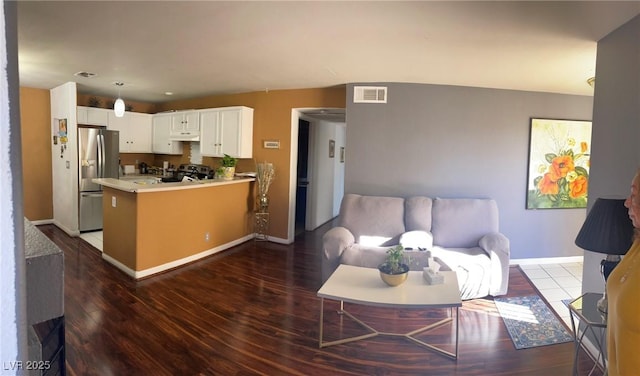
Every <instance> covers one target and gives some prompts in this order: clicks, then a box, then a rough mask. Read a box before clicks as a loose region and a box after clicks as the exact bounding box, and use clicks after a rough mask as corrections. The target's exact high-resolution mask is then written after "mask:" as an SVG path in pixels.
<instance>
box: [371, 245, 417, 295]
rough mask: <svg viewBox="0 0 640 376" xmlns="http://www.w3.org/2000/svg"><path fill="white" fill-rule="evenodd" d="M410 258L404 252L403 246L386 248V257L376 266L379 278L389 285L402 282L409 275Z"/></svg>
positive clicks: (396, 284)
mask: <svg viewBox="0 0 640 376" xmlns="http://www.w3.org/2000/svg"><path fill="white" fill-rule="evenodd" d="M409 263H410V260H409V258H408V257H407V256H405V253H404V247H403V246H401V245H397V246H395V247H393V248H389V249H388V250H387V258H386V259H385V261H384V262H383V263H382V264H380V265H379V266H378V270H379V271H380V278H382V280H383V281H384V282H385V283H386V284H387V285H389V286H398V285H400V284H402V283H403V282H404V281H405V280H406V279H407V276H408V275H409Z"/></svg>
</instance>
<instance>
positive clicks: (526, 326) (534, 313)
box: [494, 295, 573, 350]
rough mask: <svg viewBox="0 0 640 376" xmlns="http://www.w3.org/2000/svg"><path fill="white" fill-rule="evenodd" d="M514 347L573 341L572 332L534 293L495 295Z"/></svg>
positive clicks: (497, 306)
mask: <svg viewBox="0 0 640 376" xmlns="http://www.w3.org/2000/svg"><path fill="white" fill-rule="evenodd" d="M494 302H495V304H496V308H497V309H498V312H499V313H500V316H502V319H503V320H504V323H505V325H506V326H507V330H508V331H509V335H510V336H511V341H512V342H513V345H514V346H515V347H516V349H517V350H520V349H528V348H531V347H537V346H546V345H553V344H557V343H565V342H570V341H573V336H572V335H571V334H570V333H569V331H568V330H567V328H566V327H565V326H564V325H562V323H560V320H558V318H557V317H556V316H555V315H554V314H553V311H551V308H549V307H548V306H547V304H546V303H545V302H544V300H542V299H541V298H540V297H539V296H537V295H530V296H522V297H515V298H505V297H498V298H495V299H494Z"/></svg>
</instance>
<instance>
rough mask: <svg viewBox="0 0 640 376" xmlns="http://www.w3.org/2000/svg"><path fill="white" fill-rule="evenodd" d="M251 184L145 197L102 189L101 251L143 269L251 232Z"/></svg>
mask: <svg viewBox="0 0 640 376" xmlns="http://www.w3.org/2000/svg"><path fill="white" fill-rule="evenodd" d="M253 185H254V183H252V182H243V183H234V184H228V185H218V186H209V187H201V188H195V189H184V190H176V191H159V192H148V193H130V192H124V191H120V190H116V189H112V188H108V187H105V190H104V198H103V203H102V204H103V205H102V207H103V210H104V235H103V249H104V253H105V254H107V255H109V256H110V257H113V258H114V259H116V260H118V261H119V262H121V263H122V264H124V265H126V266H127V267H129V268H130V269H132V270H135V271H143V270H146V269H150V268H153V267H157V266H160V265H163V264H166V263H169V262H172V261H176V260H181V259H184V258H187V257H189V256H193V255H195V254H198V253H201V252H204V251H207V250H210V249H212V248H215V247H218V246H221V245H224V244H227V243H230V242H233V241H236V240H238V239H241V238H243V237H245V236H247V235H249V234H252V233H253V220H252V218H253V216H252V213H251V210H252V207H253V195H252V194H251V192H253ZM112 197H115V200H116V207H115V208H114V207H112V205H111V202H112ZM207 233H209V240H207V239H206V238H205V234H207Z"/></svg>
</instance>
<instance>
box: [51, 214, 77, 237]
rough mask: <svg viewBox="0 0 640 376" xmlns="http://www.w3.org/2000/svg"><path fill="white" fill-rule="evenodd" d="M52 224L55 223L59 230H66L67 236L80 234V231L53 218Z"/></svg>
mask: <svg viewBox="0 0 640 376" xmlns="http://www.w3.org/2000/svg"><path fill="white" fill-rule="evenodd" d="M53 224H54V225H56V226H57V227H58V228H59V229H60V230H62V231H64V232H66V233H67V235H69V236H73V237H74V238H75V237H78V236H80V231H78V230H72V229H70V228H68V227H66V226H65V225H63V224H62V223H60V222H58V221H56V220H55V219H54V220H53Z"/></svg>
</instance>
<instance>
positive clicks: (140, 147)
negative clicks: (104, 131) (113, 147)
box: [107, 111, 153, 153]
mask: <svg viewBox="0 0 640 376" xmlns="http://www.w3.org/2000/svg"><path fill="white" fill-rule="evenodd" d="M108 115H109V124H108V126H107V128H108V129H110V130H114V131H119V132H120V153H151V152H152V149H151V123H152V117H153V116H152V115H150V114H143V113H139V112H125V113H124V116H123V117H120V118H119V117H116V115H115V114H114V113H113V111H109V113H108Z"/></svg>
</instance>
